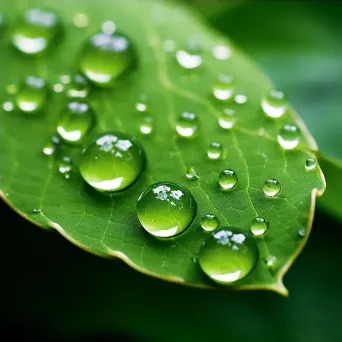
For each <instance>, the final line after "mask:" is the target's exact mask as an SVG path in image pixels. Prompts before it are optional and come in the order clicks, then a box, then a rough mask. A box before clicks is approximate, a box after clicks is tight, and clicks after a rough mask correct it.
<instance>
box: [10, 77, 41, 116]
mask: <svg viewBox="0 0 342 342" xmlns="http://www.w3.org/2000/svg"><path fill="white" fill-rule="evenodd" d="M47 97H48V89H47V87H46V83H45V81H44V80H43V79H42V78H40V77H36V76H28V77H27V78H26V79H25V81H24V82H23V83H22V84H21V85H20V88H19V90H18V92H17V94H16V95H15V102H16V105H17V106H18V108H19V109H20V110H21V111H22V112H24V113H26V114H35V113H38V112H39V111H41V110H42V109H43V107H44V105H45V104H46V101H47Z"/></svg>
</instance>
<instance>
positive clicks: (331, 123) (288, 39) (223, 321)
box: [0, 1, 342, 342]
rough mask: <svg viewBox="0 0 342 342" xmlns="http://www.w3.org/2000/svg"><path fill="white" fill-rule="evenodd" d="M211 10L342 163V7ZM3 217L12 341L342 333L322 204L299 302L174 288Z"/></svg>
mask: <svg viewBox="0 0 342 342" xmlns="http://www.w3.org/2000/svg"><path fill="white" fill-rule="evenodd" d="M206 6H208V4H207V3H205V4H204V5H203V3H202V2H200V4H199V5H198V10H200V11H203V9H204V8H205V7H206ZM214 6H217V9H215V8H214ZM207 8H208V7H207ZM210 8H211V10H210V11H208V10H204V11H203V12H204V13H205V14H206V15H208V16H209V20H210V22H211V23H212V25H213V26H214V27H216V28H218V29H219V30H220V31H222V32H223V34H227V35H228V36H229V37H230V38H231V39H233V40H234V41H235V42H236V43H237V44H238V45H240V46H241V47H242V48H243V49H244V50H245V51H246V52H247V53H249V54H250V55H251V56H252V58H254V59H255V60H256V61H257V62H259V63H260V64H261V65H262V67H263V68H264V70H265V71H266V72H267V73H268V74H269V75H270V77H271V78H272V79H273V81H274V83H275V84H276V85H277V86H278V87H280V88H281V89H282V90H284V91H285V92H286V93H287V94H288V95H289V98H290V101H291V103H292V104H293V105H294V107H295V108H296V109H298V112H299V113H300V114H301V115H302V117H304V119H305V122H306V123H307V125H308V127H309V128H310V130H311V132H312V133H313V135H314V137H315V138H316V139H317V142H318V143H319V145H320V147H321V150H322V151H323V153H326V154H328V155H331V156H334V157H339V158H340V159H342V135H341V133H340V131H341V126H342V115H341V114H342V113H341V108H342V97H341V95H342V75H341V73H342V67H341V65H342V63H341V62H342V44H341V37H342V23H341V18H342V6H341V4H339V3H338V2H327V1H326V2H285V1H280V2H259V1H254V2H243V3H241V4H235V6H226V5H225V6H223V5H222V2H220V1H214V2H212V3H210ZM340 182H341V181H340ZM328 186H329V185H328ZM0 212H1V217H2V222H3V223H2V227H4V226H5V222H7V223H6V225H7V226H9V228H10V229H4V230H3V234H4V236H3V238H2V248H1V251H2V253H3V255H2V260H3V262H2V265H3V266H2V281H1V287H0V289H1V293H2V297H3V299H2V304H1V306H0V310H1V317H2V320H1V321H2V322H3V325H4V328H3V329H1V332H2V334H3V335H4V336H0V337H2V340H7V339H8V338H5V337H6V335H5V334H6V333H8V332H9V333H10V334H11V335H10V336H11V340H14V339H15V337H18V338H21V339H22V338H25V339H28V338H30V337H31V338H33V339H34V340H36V341H37V340H43V341H95V340H96V341H113V340H120V341H121V340H122V341H161V342H163V341H166V342H168V341H198V342H201V341H206V342H207V341H216V340H223V341H234V342H245V341H246V342H249V341H253V342H254V341H272V342H274V341H277V342H283V341H284V342H289V341H291V342H292V341H294V342H297V341H298V342H302V341H310V342H322V341H324V342H329V341H339V340H342V328H341V323H340V321H341V317H342V296H341V293H340V287H341V286H340V283H339V279H340V278H339V273H338V271H339V270H340V269H341V263H342V252H341V247H340V244H341V241H342V224H341V223H339V222H338V221H336V220H334V219H332V218H330V217H329V216H327V214H325V213H324V212H323V211H318V212H317V213H316V217H315V221H314V227H313V232H312V235H311V237H310V239H309V242H308V245H307V246H306V248H305V249H304V251H303V253H302V254H301V256H300V257H299V258H298V259H297V261H296V262H295V264H294V266H293V267H292V268H291V270H290V271H289V273H288V274H287V276H286V277H285V285H286V286H287V288H288V289H289V291H290V296H289V298H282V297H280V296H279V295H277V294H275V293H269V292H263V291H254V292H223V291H222V292H220V291H218V292H212V291H207V290H199V289H191V288H186V287H181V286H179V285H175V284H169V283H166V282H163V281H160V280H157V279H153V278H149V277H147V276H144V275H142V274H139V273H137V272H135V271H134V270H132V269H130V268H129V267H127V266H126V265H124V264H123V263H122V262H121V261H113V260H105V259H101V258H98V257H95V256H92V255H90V254H87V253H86V252H84V251H82V250H80V249H78V248H77V247H75V246H73V245H72V244H70V243H69V242H67V241H66V240H64V239H63V238H62V237H61V236H59V235H58V234H57V233H54V232H46V231H43V230H41V229H39V228H37V227H34V226H33V225H31V224H30V223H28V222H26V221H24V220H23V219H22V218H21V217H19V216H17V214H16V213H14V212H13V211H11V210H10V209H9V208H8V207H7V206H6V205H5V204H3V203H1V205H0ZM4 338H5V339H4Z"/></svg>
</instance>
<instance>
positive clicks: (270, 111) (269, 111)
mask: <svg viewBox="0 0 342 342" xmlns="http://www.w3.org/2000/svg"><path fill="white" fill-rule="evenodd" d="M261 107H262V109H263V111H264V113H265V114H266V115H267V116H268V117H270V118H273V119H277V118H280V117H282V116H283V115H284V114H285V113H286V111H287V108H288V103H287V97H286V96H285V94H284V93H283V92H282V91H280V90H277V89H272V90H271V91H270V92H269V93H267V94H266V95H265V96H264V97H263V99H262V100H261Z"/></svg>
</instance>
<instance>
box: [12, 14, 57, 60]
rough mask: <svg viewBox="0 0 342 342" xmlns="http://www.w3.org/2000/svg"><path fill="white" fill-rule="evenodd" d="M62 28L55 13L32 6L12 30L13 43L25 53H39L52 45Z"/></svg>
mask: <svg viewBox="0 0 342 342" xmlns="http://www.w3.org/2000/svg"><path fill="white" fill-rule="evenodd" d="M59 30H60V23H59V20H58V18H57V16H56V14H55V13H53V12H50V11H46V10H42V9H39V8H32V9H29V10H27V11H26V12H25V13H24V16H23V18H21V19H20V21H19V22H18V23H17V24H16V26H15V29H14V30H13V32H12V36H11V41H12V44H13V45H14V46H15V48H17V49H18V50H19V51H21V52H23V53H25V54H30V55H33V54H38V53H40V52H43V51H44V50H46V49H47V48H48V47H49V46H51V45H52V43H53V41H54V40H55V38H56V37H57V35H58V32H59Z"/></svg>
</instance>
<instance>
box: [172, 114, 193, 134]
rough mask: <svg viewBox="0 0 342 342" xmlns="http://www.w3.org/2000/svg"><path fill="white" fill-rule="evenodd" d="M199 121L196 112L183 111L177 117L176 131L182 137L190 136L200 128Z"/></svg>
mask: <svg viewBox="0 0 342 342" xmlns="http://www.w3.org/2000/svg"><path fill="white" fill-rule="evenodd" d="M198 126H199V121H198V118H197V116H196V114H194V113H190V112H183V113H182V114H181V115H180V116H179V117H178V119H177V122H176V131H177V133H178V134H179V135H181V136H182V137H186V138H190V137H193V136H194V135H195V133H196V132H197V130H198Z"/></svg>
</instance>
